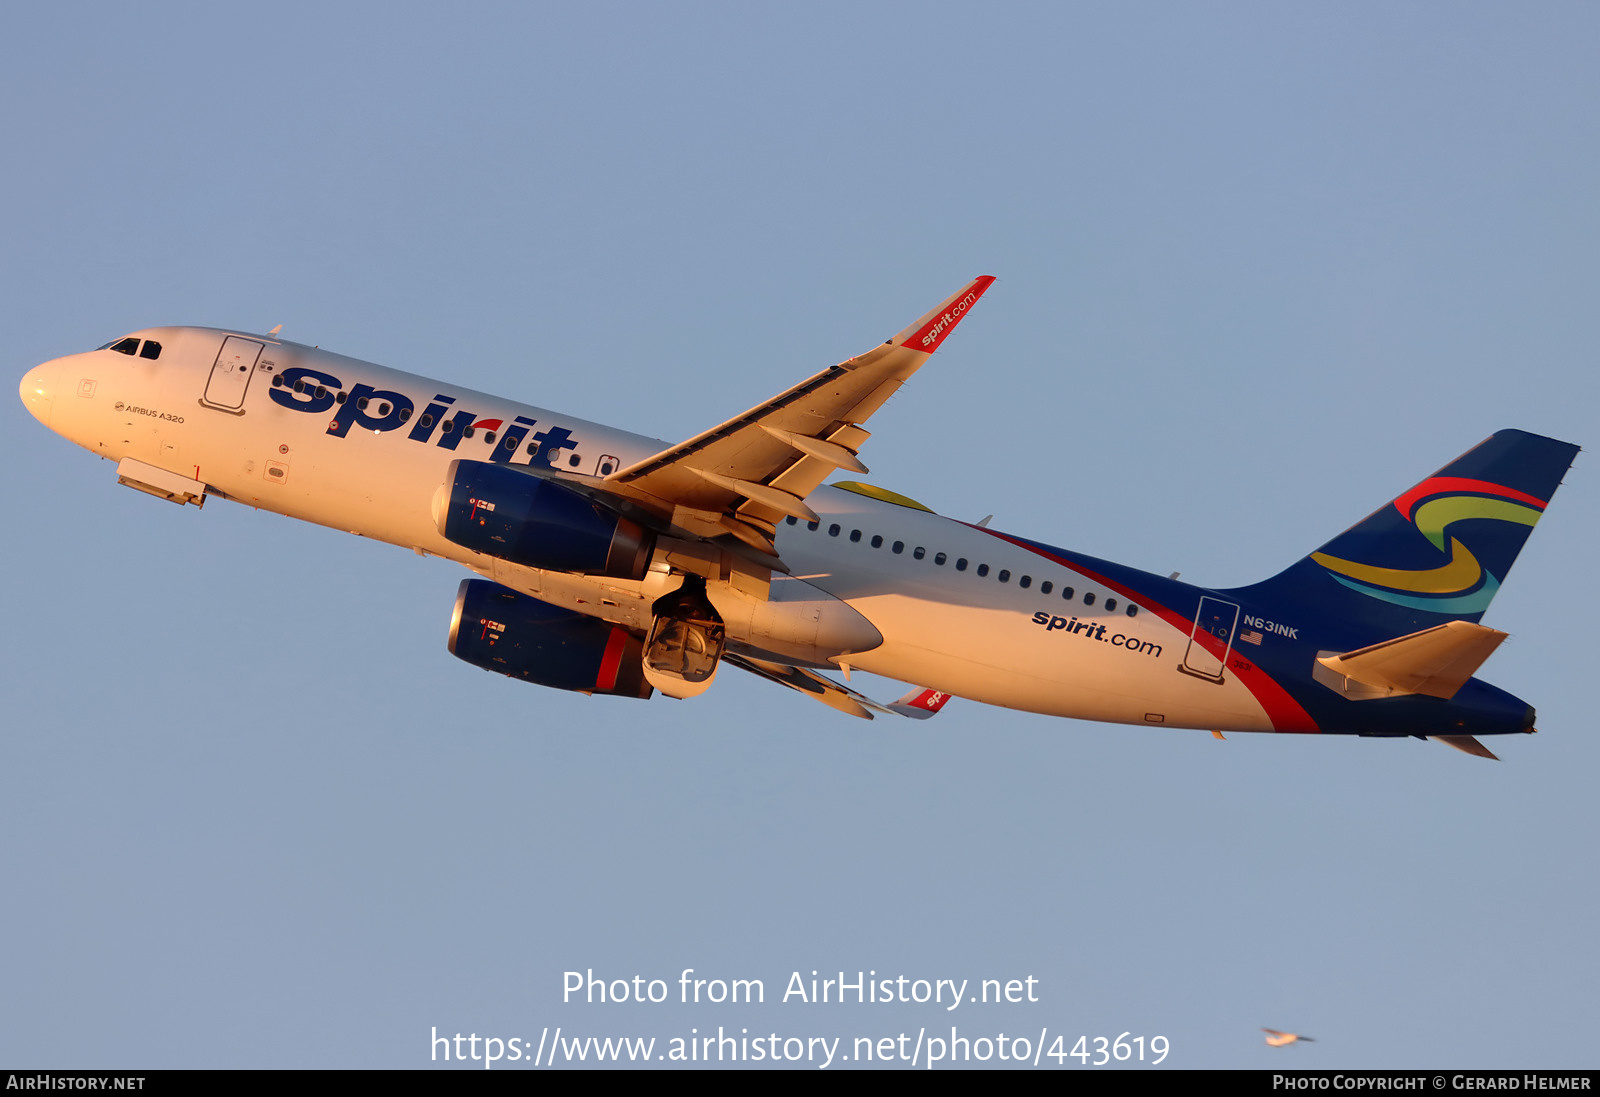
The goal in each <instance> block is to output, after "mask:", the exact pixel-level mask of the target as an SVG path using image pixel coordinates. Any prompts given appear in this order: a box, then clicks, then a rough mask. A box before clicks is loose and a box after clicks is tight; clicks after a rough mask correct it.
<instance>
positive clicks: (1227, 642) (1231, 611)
mask: <svg viewBox="0 0 1600 1097" xmlns="http://www.w3.org/2000/svg"><path fill="white" fill-rule="evenodd" d="M1238 625H1239V607H1238V606H1236V605H1234V604H1233V603H1232V602H1224V601H1223V600H1222V599H1220V598H1201V599H1200V608H1199V610H1198V611H1196V613H1195V615H1194V629H1193V630H1192V631H1191V632H1190V633H1189V647H1188V650H1186V651H1185V652H1184V653H1183V665H1182V666H1180V667H1179V668H1178V669H1179V670H1181V671H1183V672H1184V673H1185V674H1192V675H1194V676H1195V677H1196V678H1205V679H1207V680H1209V681H1212V682H1221V681H1222V668H1223V667H1225V666H1227V665H1228V653H1229V652H1231V651H1232V650H1233V633H1234V630H1235V629H1236V628H1237V627H1238Z"/></svg>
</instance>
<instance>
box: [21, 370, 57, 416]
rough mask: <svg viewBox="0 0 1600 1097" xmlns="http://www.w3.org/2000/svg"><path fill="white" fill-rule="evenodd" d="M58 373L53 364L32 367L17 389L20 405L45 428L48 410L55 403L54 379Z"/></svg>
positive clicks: (48, 414)
mask: <svg viewBox="0 0 1600 1097" xmlns="http://www.w3.org/2000/svg"><path fill="white" fill-rule="evenodd" d="M60 372H61V369H60V367H59V366H58V365H57V364H56V363H55V362H46V363H45V364H44V365H42V366H34V367H33V368H32V369H31V370H29V371H28V372H27V373H26V374H24V375H23V378H22V384H21V385H20V386H19V387H18V389H17V392H18V394H19V395H20V396H21V397H22V403H23V404H24V405H25V406H26V407H27V409H28V410H29V411H30V412H32V413H33V417H34V418H35V419H37V420H39V422H41V423H43V424H44V425H45V426H47V427H48V426H49V425H50V408H51V405H52V404H53V403H54V401H55V395H56V377H57V375H58V374H59V373H60Z"/></svg>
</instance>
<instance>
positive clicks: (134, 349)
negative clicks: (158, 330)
mask: <svg viewBox="0 0 1600 1097" xmlns="http://www.w3.org/2000/svg"><path fill="white" fill-rule="evenodd" d="M94 349H95V350H114V351H116V352H117V353H118V354H127V355H134V354H137V355H138V356H139V357H140V358H149V359H152V360H154V359H156V358H160V357H161V344H160V343H158V342H156V341H155V340H154V339H146V340H144V342H143V345H142V346H141V345H140V341H139V337H138V336H137V335H129V336H127V337H126V338H123V339H114V340H112V341H111V342H109V343H105V344H103V345H101V346H98V347H95V348H94Z"/></svg>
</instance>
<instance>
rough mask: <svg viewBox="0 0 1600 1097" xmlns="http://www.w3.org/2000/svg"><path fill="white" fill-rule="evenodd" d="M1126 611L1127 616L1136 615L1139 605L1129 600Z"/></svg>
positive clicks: (1137, 614)
mask: <svg viewBox="0 0 1600 1097" xmlns="http://www.w3.org/2000/svg"><path fill="white" fill-rule="evenodd" d="M1126 612H1127V614H1128V616H1129V617H1137V616H1139V607H1138V606H1136V605H1134V604H1133V603H1132V602H1129V603H1128V608H1127V611H1126Z"/></svg>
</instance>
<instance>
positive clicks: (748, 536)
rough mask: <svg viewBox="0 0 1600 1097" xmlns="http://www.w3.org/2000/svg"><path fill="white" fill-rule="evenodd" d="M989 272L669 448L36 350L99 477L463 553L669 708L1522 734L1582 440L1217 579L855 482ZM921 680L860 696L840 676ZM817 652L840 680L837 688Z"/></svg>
mask: <svg viewBox="0 0 1600 1097" xmlns="http://www.w3.org/2000/svg"><path fill="white" fill-rule="evenodd" d="M993 281H994V279H993V278H992V277H990V276H983V277H980V278H976V279H974V280H973V281H971V282H969V283H968V284H967V285H965V286H963V287H962V288H961V289H959V290H957V291H956V292H955V293H954V294H952V295H951V296H950V297H949V298H947V299H946V300H944V301H943V302H942V303H940V304H939V305H938V306H937V307H936V308H934V309H933V310H932V311H930V312H928V313H927V314H926V315H924V316H923V317H921V318H920V319H919V320H917V321H916V322H915V323H913V324H912V325H910V326H909V327H907V328H905V329H904V330H903V331H901V332H900V333H899V334H898V335H895V336H894V337H893V338H891V339H888V340H886V341H885V342H883V343H882V344H880V345H878V346H876V347H874V348H873V349H871V350H869V351H867V352H865V353H864V354H860V355H857V356H856V357H854V358H850V359H848V360H847V361H844V362H842V363H840V364H839V365H836V366H832V367H830V368H828V369H825V370H822V371H821V372H820V373H817V374H815V375H813V376H811V377H809V378H807V379H805V380H803V381H801V382H800V383H799V384H797V385H795V386H793V387H792V388H789V389H787V390H785V391H783V392H781V393H779V394H778V395H777V396H774V397H773V398H772V399H770V400H768V401H766V402H765V403H762V404H760V405H758V406H756V407H753V408H751V409H750V410H748V411H746V412H744V413H742V414H740V415H737V416H735V417H733V418H731V419H729V420H727V421H726V422H724V423H721V424H720V425H718V426H714V427H712V428H711V429H709V430H707V431H705V432H703V433H701V434H698V435H696V436H695V437H693V438H690V439H687V440H686V441H683V442H679V443H677V444H668V443H666V442H662V441H658V440H655V439H651V438H648V437H644V436H641V435H637V434H631V433H627V432H624V431H621V430H617V429H615V428H612V427H609V426H604V425H601V424H598V423H590V422H585V421H582V420H579V419H575V418H572V417H570V416H566V415H562V414H560V413H558V412H554V411H550V410H547V409H544V408H537V407H531V406H528V405H524V404H519V403H516V402H514V401H511V400H507V399H503V398H501V397H496V396H491V395H488V394H485V393H480V392H473V391H470V390H467V389H463V388H460V387H459V386H456V385H452V384H449V383H445V382H439V381H433V380H429V379H428V378H425V377H420V376H416V375H413V374H408V373H402V372H399V371H397V370H393V369H388V368H385V367H383V366H379V365H375V364H373V363H370V362H364V361H359V360H357V359H354V358H347V357H344V356H342V355H338V354H334V353H331V352H328V351H325V350H321V349H319V348H316V347H311V346H306V345H303V344H300V343H294V342H290V341H288V340H286V339H284V338H282V337H281V335H280V331H281V327H282V326H281V325H279V327H276V328H273V329H272V331H270V332H268V333H266V334H264V335H263V334H254V333H251V332H248V331H242V330H234V329H230V328H209V327H159V328H149V329H146V330H143V331H136V332H133V333H131V334H128V335H126V336H122V337H120V338H117V339H114V340H112V341H111V342H109V343H106V344H105V345H104V346H101V347H99V348H98V349H96V350H92V351H88V352H86V353H81V354H72V355H68V356H66V357H62V358H57V359H54V360H53V361H49V362H46V363H44V364H42V365H39V366H37V367H35V368H33V369H32V370H30V371H29V372H28V373H27V374H26V375H25V376H24V377H23V379H22V383H21V386H20V394H21V397H22V401H23V403H24V404H25V405H26V406H27V408H28V410H29V411H30V412H31V413H32V414H33V415H34V416H35V417H36V418H37V419H38V420H39V421H40V422H41V423H43V424H44V425H45V426H46V427H48V428H50V429H51V430H52V431H54V432H56V433H57V434H60V435H61V436H63V437H65V438H67V439H68V440H70V441H72V442H74V443H76V444H78V445H80V446H82V447H83V448H85V449H87V450H89V451H90V452H91V453H94V454H96V455H98V456H100V457H103V458H105V459H107V460H111V461H115V462H116V463H117V480H118V483H120V484H123V485H126V486H128V487H131V488H134V489H136V490H138V491H141V492H145V493H147V494H150V495H153V496H155V497H157V498H160V499H164V500H167V501H169V502H173V503H177V504H180V505H184V504H193V505H194V506H196V507H202V506H203V505H204V503H205V501H206V500H207V498H210V497H213V496H214V497H219V498H222V499H230V500H233V501H235V502H239V503H243V504H246V505H248V506H252V507H257V508H260V509H264V510H269V511H273V512H276V513H279V514H284V515H288V516H290V517H293V518H299V519H303V520H305V521H309V522H315V523H318V524H320V525H324V526H328V527H330V528H333V529H338V530H345V531H348V532H351V533H355V534H357V535H359V536H363V537H369V538H373V539H376V540H379V541H385V542H388V543H390V544H394V545H399V546H402V547H405V548H409V549H412V550H413V551H415V552H417V553H420V554H423V555H431V556H440V557H444V558H446V559H449V560H453V561H456V562H458V563H460V564H463V565H465V566H466V567H467V568H469V569H471V570H472V571H473V572H475V573H476V575H477V576H478V577H477V578H467V579H464V580H463V581H462V582H461V584H460V586H459V589H458V590H457V594H456V600H455V606H454V612H453V614H452V617H451V622H450V629H449V638H448V648H449V650H450V651H451V652H452V653H453V654H454V655H456V656H457V657H458V658H461V659H463V660H465V661H466V662H468V663H471V664H473V665H475V666H478V667H480V668H483V669H484V670H489V671H494V672H498V673H501V674H505V675H508V676H510V677H513V678H518V679H521V680H523V681H527V682H532V683H536V684H539V685H543V686H548V687H551V688H555V689H561V690H572V691H578V692H582V693H587V694H602V695H613V696H622V697H634V698H647V697H650V696H651V695H652V694H653V693H654V692H655V691H660V692H662V693H664V694H667V695H668V696H671V697H677V698H687V697H693V696H696V695H698V694H701V693H704V692H705V691H706V690H707V689H709V688H710V687H711V685H712V684H713V682H714V681H715V679H716V677H717V673H718V671H719V669H720V668H721V667H722V666H723V665H724V664H731V665H733V666H734V667H737V668H739V669H741V670H744V671H748V672H751V673H753V674H756V675H759V676H761V677H762V678H765V679H767V680H769V681H772V682H775V683H778V684H781V685H784V686H787V687H789V688H791V689H794V690H797V691H799V692H801V693H803V694H805V695H806V696H808V697H810V698H812V699H814V700H817V701H819V702H821V703H823V704H825V705H828V706H829V707H831V708H834V709H836V710H839V711H842V712H846V713H849V714H851V715H854V716H858V717H865V718H868V719H871V718H872V717H873V716H874V715H898V716H909V717H914V718H921V719H926V718H930V717H932V716H933V715H934V714H935V713H937V712H938V711H939V710H940V709H941V708H942V707H943V706H944V704H945V703H946V702H947V701H948V699H949V698H951V697H961V698H967V699H970V700H973V701H978V702H982V703H985V704H990V705H998V706H1003V707H1006V708H1012V709H1020V710H1025V711H1029V712H1036V713H1044V714H1049V715H1054V716H1064V717H1075V718H1078V719H1084V720H1098V721H1111V722H1117V723H1123V724H1135V725H1143V726H1159V727H1178V728H1196V729H1201V730H1210V731H1211V732H1212V733H1213V734H1214V735H1216V736H1217V737H1218V738H1222V733H1223V732H1224V731H1254V732H1295V733H1323V734H1342V735H1358V736H1374V737H1385V738H1395V737H1405V736H1412V737H1416V738H1419V739H1420V738H1425V737H1426V738H1433V739H1436V740H1438V741H1441V742H1443V743H1445V744H1447V745H1450V746H1453V747H1456V748H1457V749H1459V750H1462V751H1465V752H1467V753H1469V754H1475V755H1478V756H1481V757H1488V758H1493V757H1495V756H1494V755H1493V753H1492V752H1490V751H1489V750H1488V749H1487V748H1486V747H1484V746H1483V745H1482V743H1480V742H1479V741H1478V739H1477V738H1476V737H1477V736H1479V735H1499V734H1507V733H1515V732H1532V731H1533V730H1534V710H1533V708H1532V707H1531V706H1529V705H1528V704H1526V703H1525V702H1523V701H1521V700H1519V699H1517V698H1516V697H1514V696H1512V695H1511V694H1510V693H1507V692H1505V691H1503V690H1501V689H1498V688H1496V687H1494V686H1492V685H1489V684H1488V683H1487V682H1484V681H1481V680H1480V679H1478V678H1476V677H1474V675H1475V674H1476V672H1477V670H1478V668H1479V667H1480V666H1481V665H1482V664H1483V662H1484V661H1485V660H1486V659H1487V658H1488V657H1489V656H1490V654H1492V653H1493V652H1494V650H1495V648H1496V647H1497V646H1498V645H1499V644H1500V642H1501V641H1502V640H1504V639H1505V637H1506V633H1504V632H1500V631H1497V630H1495V629H1491V628H1488V627H1486V626H1484V625H1482V624H1480V623H1479V620H1480V618H1481V617H1482V616H1483V613H1484V611H1485V610H1486V609H1487V608H1488V606H1489V602H1490V600H1491V599H1492V598H1493V597H1494V594H1495V592H1496V591H1497V590H1498V589H1499V587H1500V584H1501V583H1502V582H1503V581H1504V579H1505V577H1506V573H1507V571H1508V570H1509V568H1510V567H1511V564H1512V562H1513V560H1515V558H1516V556H1517V553H1518V552H1519V551H1520V550H1521V548H1522V545H1523V543H1524V542H1525V541H1526V539H1527V537H1528V534H1529V532H1530V531H1531V530H1532V527H1533V525H1534V523H1536V522H1537V521H1538V519H1539V517H1540V515H1541V514H1542V513H1543V511H1544V508H1545V506H1546V504H1547V503H1548V502H1549V501H1550V498H1551V495H1552V494H1553V493H1554V491H1555V489H1556V488H1557V487H1558V486H1559V485H1560V483H1561V480H1562V477H1563V476H1564V475H1565V473H1566V471H1567V469H1568V468H1569V467H1570V466H1571V464H1572V460H1573V458H1574V456H1575V455H1576V453H1577V452H1578V447H1577V446H1575V445H1572V444H1569V443H1566V442H1560V441H1556V440H1554V439H1551V438H1544V437H1540V436H1538V435H1534V434H1528V433H1524V432H1522V431H1517V430H1503V431H1500V432H1498V433H1496V434H1495V435H1493V436H1492V437H1490V438H1489V439H1487V440H1486V441H1484V442H1483V443H1481V444H1480V445H1478V446H1476V447H1475V448H1473V449H1471V450H1469V451H1468V452H1467V453H1465V454H1463V455H1462V456H1460V457H1458V458H1457V459H1456V460H1454V461H1452V462H1451V463H1449V464H1448V465H1446V466H1445V467H1444V468H1442V469H1440V470H1439V471H1438V472H1436V473H1434V474H1433V475H1432V476H1429V477H1427V478H1426V479H1424V480H1422V481H1421V482H1419V483H1418V484H1416V485H1415V486H1414V487H1412V488H1410V489H1409V490H1407V491H1405V492H1404V493H1402V494H1401V495H1399V496H1397V497H1396V498H1395V499H1394V500H1393V501H1392V502H1390V503H1389V504H1387V505H1385V506H1383V507H1381V508H1379V509H1378V510H1377V511H1375V512H1374V513H1373V514H1372V515H1370V516H1369V517H1367V518H1366V519H1364V520H1362V521H1361V522H1358V523H1357V524H1356V525H1354V526H1352V527H1351V528H1349V529H1348V530H1346V531H1345V532H1343V533H1341V534H1339V535H1338V536H1336V537H1334V538H1333V539H1332V540H1330V541H1328V542H1327V543H1326V544H1324V545H1322V546H1321V547H1320V548H1318V549H1317V550H1316V551H1314V552H1312V553H1310V554H1308V555H1307V556H1305V557H1303V558H1302V559H1300V560H1298V561H1296V562H1295V563H1293V564H1291V565H1290V566H1289V567H1288V568H1286V569H1285V570H1283V571H1282V572H1280V573H1278V574H1277V575H1275V576H1273V577H1271V578H1269V579H1266V580H1264V581H1262V582H1258V583H1255V584H1252V585H1250V586H1245V587H1238V588H1231V589H1209V588H1205V587H1199V586H1194V585H1191V584H1189V583H1186V582H1180V581H1178V579H1177V577H1176V573H1175V574H1174V575H1173V576H1172V577H1170V578H1169V577H1164V576H1160V575H1154V574H1150V573H1147V572H1144V571H1140V570H1138V569H1135V568H1132V567H1127V566H1125V565H1122V564H1116V563H1112V562H1110V561H1105V560H1099V559H1096V558H1094V557H1091V556H1087V555H1084V554H1082V553H1079V552H1074V551H1071V550H1068V549H1064V548H1057V547H1055V546H1052V545H1049V544H1045V543H1043V542H1040V541H1035V540H1030V539H1028V538H1025V537H1021V536H1017V535H1013V534H1009V533H1004V532H1001V531H999V530H995V529H990V528H988V519H985V520H984V521H982V522H978V523H969V522H962V521H958V520H956V519H952V518H946V517H943V516H941V515H939V514H936V513H934V511H932V510H931V509H929V508H928V507H926V506H924V505H922V504H921V503H918V502H916V501H915V500H912V499H910V498H908V497H906V496H904V495H900V494H898V493H896V492H894V491H891V490H888V489H887V488H884V487H881V486H878V485H875V484H871V483H868V482H866V481H863V480H859V479H846V480H842V481H837V482H834V483H824V481H825V480H827V479H828V478H829V477H830V476H833V475H835V474H837V473H839V472H843V473H844V474H847V475H849V476H851V477H859V476H865V475H867V468H866V466H865V465H864V464H862V462H861V460H860V457H859V452H860V450H861V448H862V444H863V443H864V442H866V440H867V439H868V437H869V434H868V432H867V430H866V429H865V428H864V424H865V423H866V422H867V420H868V419H869V417H870V416H871V415H872V413H873V412H875V411H876V410H877V409H878V408H879V407H881V406H882V405H883V403H884V402H885V401H886V400H887V399H888V398H889V397H890V396H891V395H892V394H893V393H894V392H895V391H896V390H897V389H899V387H900V386H901V385H902V384H904V383H905V382H906V381H907V380H908V379H909V378H910V377H911V376H912V374H914V373H915V372H916V371H917V369H918V368H920V367H921V366H922V364H923V363H924V362H926V361H927V360H928V358H929V356H930V355H932V354H933V353H934V352H935V351H936V350H937V349H938V348H939V346H940V345H941V344H942V343H943V342H944V340H945V339H946V338H948V337H949V336H950V334H951V333H952V332H953V331H954V330H955V329H956V327H957V326H958V325H959V324H960V323H961V322H962V321H963V320H964V319H965V318H966V317H967V315H968V314H969V313H970V311H971V310H972V308H973V306H974V305H975V304H976V303H977V302H978V300H979V298H981V297H982V296H983V294H984V293H985V292H986V291H987V290H988V289H989V287H990V285H991V284H992V283H993ZM857 669H859V670H863V671H868V672H871V673H873V674H878V675H882V676H885V677H888V678H893V679H898V680H900V681H903V682H908V683H912V684H913V688H912V689H911V691H910V692H909V693H907V694H906V695H905V696H904V697H902V698H900V699H899V700H898V701H895V702H893V703H889V704H883V703H879V702H877V701H874V700H872V699H871V698H870V697H867V696H866V695H864V694H862V693H860V692H858V691H856V690H855V689H854V688H853V687H852V686H851V685H849V684H848V683H849V681H850V676H851V672H852V671H853V670H857ZM828 672H842V675H843V678H844V681H840V680H839V679H838V678H837V677H835V676H834V675H833V674H831V673H828Z"/></svg>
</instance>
